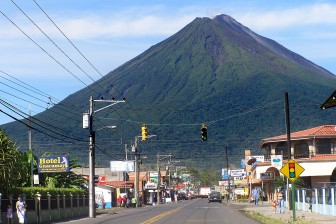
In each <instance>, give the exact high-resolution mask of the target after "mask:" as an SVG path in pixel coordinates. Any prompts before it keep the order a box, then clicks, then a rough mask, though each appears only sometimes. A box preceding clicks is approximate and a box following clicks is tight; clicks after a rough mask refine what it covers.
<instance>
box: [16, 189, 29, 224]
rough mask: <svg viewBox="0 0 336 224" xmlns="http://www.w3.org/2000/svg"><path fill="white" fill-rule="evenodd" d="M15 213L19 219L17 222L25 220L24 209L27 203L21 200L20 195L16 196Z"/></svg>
mask: <svg viewBox="0 0 336 224" xmlns="http://www.w3.org/2000/svg"><path fill="white" fill-rule="evenodd" d="M15 207H16V213H17V216H18V219H19V223H24V222H25V217H26V209H27V205H26V203H25V202H24V201H23V200H22V197H21V196H19V197H18V201H17V202H16V206H15Z"/></svg>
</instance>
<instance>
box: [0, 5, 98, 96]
mask: <svg viewBox="0 0 336 224" xmlns="http://www.w3.org/2000/svg"><path fill="white" fill-rule="evenodd" d="M0 13H1V14H2V15H3V16H4V17H5V18H6V19H7V20H8V21H10V22H11V23H12V24H13V25H14V26H15V27H16V28H17V29H18V30H20V31H21V33H23V34H24V35H25V36H26V37H27V38H28V39H29V40H30V41H32V42H33V43H34V44H35V45H36V46H37V47H39V48H40V49H41V50H42V51H43V52H44V53H45V54H47V55H48V56H49V57H50V58H51V59H53V60H54V61H55V62H56V63H57V64H58V65H60V66H61V67H62V68H63V69H64V70H66V71H67V72H68V73H69V74H71V75H72V76H73V77H74V78H75V79H77V80H78V81H80V82H81V83H82V84H83V85H85V86H86V87H88V88H90V89H91V90H92V91H93V92H95V93H96V94H99V93H97V92H96V90H94V89H93V88H92V87H91V86H89V85H87V84H86V83H85V82H84V81H82V80H81V79H80V78H78V77H77V76H76V75H75V74H74V73H72V72H71V71H70V70H69V69H67V68H66V67H65V66H64V65H63V64H62V63H61V62H59V61H58V60H57V59H56V58H55V57H53V56H52V55H51V54H50V53H48V52H47V51H46V50H45V49H44V48H43V47H42V46H41V45H39V44H38V43H37V42H36V41H34V40H33V39H32V38H31V37H30V36H29V35H28V34H27V33H25V32H24V31H23V30H22V29H21V28H20V27H19V26H18V25H16V24H15V23H14V21H13V20H11V19H10V18H9V17H8V16H7V15H6V14H5V13H4V12H3V11H2V10H0Z"/></svg>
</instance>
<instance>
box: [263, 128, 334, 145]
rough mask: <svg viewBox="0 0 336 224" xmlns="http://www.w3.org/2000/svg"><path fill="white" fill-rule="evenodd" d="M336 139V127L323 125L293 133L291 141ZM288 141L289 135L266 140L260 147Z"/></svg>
mask: <svg viewBox="0 0 336 224" xmlns="http://www.w3.org/2000/svg"><path fill="white" fill-rule="evenodd" d="M327 136H328V137H335V138H336V125H322V126H318V127H314V128H310V129H306V130H302V131H297V132H292V133H291V139H293V140H295V139H310V138H313V137H327ZM286 139H287V134H284V135H279V136H274V137H270V138H265V139H263V140H262V142H261V144H260V146H261V148H262V146H263V145H264V144H265V143H270V142H280V141H283V140H286Z"/></svg>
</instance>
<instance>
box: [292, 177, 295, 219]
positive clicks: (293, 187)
mask: <svg viewBox="0 0 336 224" xmlns="http://www.w3.org/2000/svg"><path fill="white" fill-rule="evenodd" d="M291 183H292V208H293V221H294V222H295V221H296V211H295V200H294V198H295V186H294V181H291Z"/></svg>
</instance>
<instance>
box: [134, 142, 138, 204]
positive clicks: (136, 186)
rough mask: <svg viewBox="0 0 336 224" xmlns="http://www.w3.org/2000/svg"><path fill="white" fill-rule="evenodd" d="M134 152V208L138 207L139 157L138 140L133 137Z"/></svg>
mask: <svg viewBox="0 0 336 224" xmlns="http://www.w3.org/2000/svg"><path fill="white" fill-rule="evenodd" d="M134 147H135V149H134V151H135V186H134V191H135V192H134V193H135V198H136V205H135V207H139V155H138V149H137V148H138V139H137V137H135V140H134Z"/></svg>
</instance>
